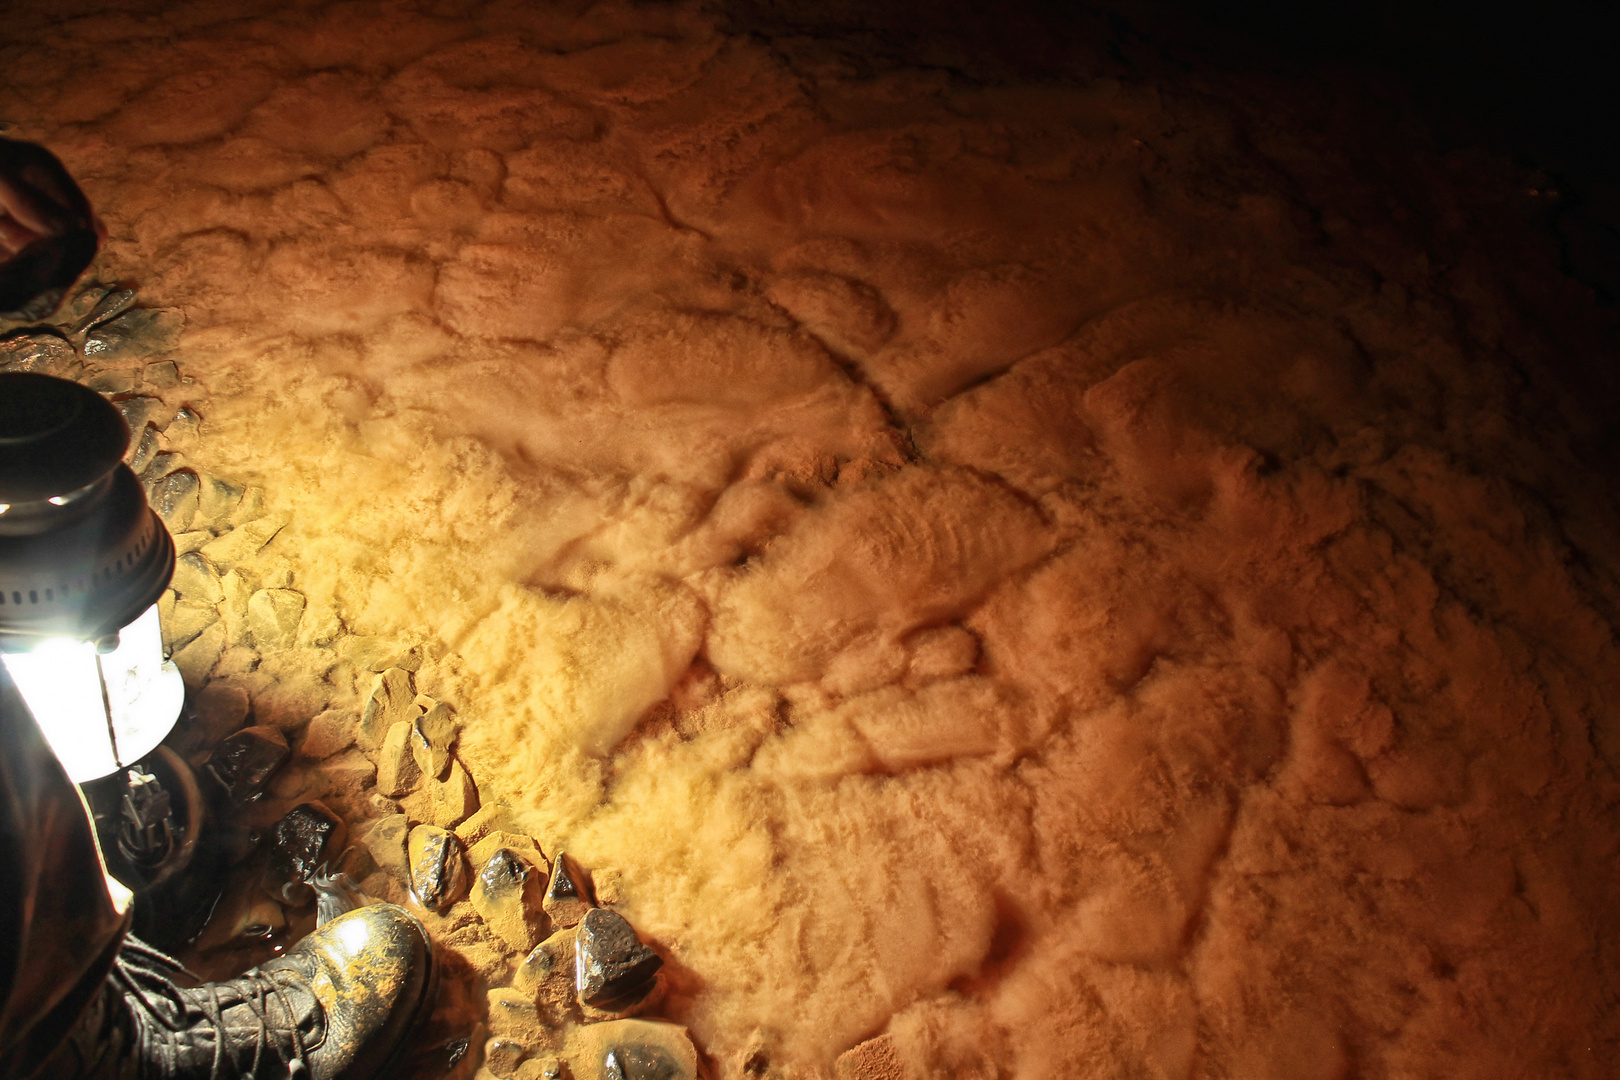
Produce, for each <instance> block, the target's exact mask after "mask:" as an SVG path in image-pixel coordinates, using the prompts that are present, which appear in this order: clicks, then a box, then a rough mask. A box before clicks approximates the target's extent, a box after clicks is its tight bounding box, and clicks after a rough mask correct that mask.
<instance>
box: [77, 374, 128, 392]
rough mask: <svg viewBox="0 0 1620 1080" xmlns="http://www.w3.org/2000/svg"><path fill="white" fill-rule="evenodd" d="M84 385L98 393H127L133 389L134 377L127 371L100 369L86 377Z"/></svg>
mask: <svg viewBox="0 0 1620 1080" xmlns="http://www.w3.org/2000/svg"><path fill="white" fill-rule="evenodd" d="M84 385H86V386H88V387H89V388H90V389H92V390H94V391H95V392H96V393H98V394H127V393H129V392H130V391H131V390H133V389H135V377H134V376H133V375H131V374H130V373H129V372H127V371H101V372H97V373H96V374H94V375H92V376H90V377H89V378H88V379H86V380H85V381H84Z"/></svg>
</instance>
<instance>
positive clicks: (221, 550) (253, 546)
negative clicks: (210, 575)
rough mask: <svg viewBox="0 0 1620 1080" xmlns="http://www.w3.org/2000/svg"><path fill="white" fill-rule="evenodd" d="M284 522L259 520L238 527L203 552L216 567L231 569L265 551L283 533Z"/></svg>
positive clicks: (279, 520)
mask: <svg viewBox="0 0 1620 1080" xmlns="http://www.w3.org/2000/svg"><path fill="white" fill-rule="evenodd" d="M283 524H284V522H283V521H282V520H281V519H280V518H259V519H258V520H257V521H250V522H248V523H246V524H245V525H238V526H237V527H236V528H234V529H232V530H231V531H230V532H227V533H221V534H220V535H219V536H217V537H215V538H214V540H213V541H212V542H211V543H209V544H208V545H206V546H205V547H204V548H203V549H202V550H203V554H204V555H207V556H208V559H209V561H210V562H212V563H214V565H216V566H219V567H223V568H224V569H227V570H228V569H230V568H231V567H233V566H235V565H236V564H237V563H239V562H241V561H242V560H244V559H251V558H252V557H253V556H255V555H257V554H258V553H259V552H260V551H262V550H263V549H264V546H265V545H266V544H268V543H269V542H270V541H271V540H272V539H274V538H275V535H276V534H277V533H278V532H280V531H281V527H282V525H283Z"/></svg>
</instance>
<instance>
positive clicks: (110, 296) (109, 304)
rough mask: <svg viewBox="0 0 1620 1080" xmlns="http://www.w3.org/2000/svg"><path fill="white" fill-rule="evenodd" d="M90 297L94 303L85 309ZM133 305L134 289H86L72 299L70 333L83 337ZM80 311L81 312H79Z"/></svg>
mask: <svg viewBox="0 0 1620 1080" xmlns="http://www.w3.org/2000/svg"><path fill="white" fill-rule="evenodd" d="M90 297H94V298H95V302H94V303H92V304H90V306H89V307H85V303H86V302H87V301H88V300H89V298H90ZM134 304H135V290H134V289H101V288H99V287H96V288H91V289H86V290H85V291H84V292H82V293H80V294H79V295H78V296H75V297H74V298H73V303H72V306H71V309H70V310H72V312H73V324H72V332H73V333H75V334H79V335H83V334H86V333H88V332H89V331H91V330H93V329H95V328H96V327H98V326H100V325H101V324H102V323H104V322H107V321H108V320H110V319H115V318H117V317H118V316H120V315H122V314H123V313H124V312H126V311H128V310H129V309H130V308H131V307H133V306H134ZM80 309H82V310H80Z"/></svg>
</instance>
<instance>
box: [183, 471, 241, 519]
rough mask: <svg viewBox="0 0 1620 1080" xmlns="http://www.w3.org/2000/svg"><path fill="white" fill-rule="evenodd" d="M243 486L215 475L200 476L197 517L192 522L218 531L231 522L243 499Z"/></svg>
mask: <svg viewBox="0 0 1620 1080" xmlns="http://www.w3.org/2000/svg"><path fill="white" fill-rule="evenodd" d="M242 492H243V488H242V486H241V485H240V484H233V483H231V482H230V481H228V480H221V479H219V478H218V477H214V476H202V477H199V478H198V488H197V517H196V518H195V519H194V520H193V522H192V524H193V525H195V526H198V527H203V528H209V529H213V530H215V531H216V532H217V531H218V530H220V529H223V528H224V527H225V526H226V525H227V524H229V523H230V520H231V515H232V514H233V513H235V511H236V507H237V505H238V504H239V503H241V501H242Z"/></svg>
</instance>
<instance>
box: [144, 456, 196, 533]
mask: <svg viewBox="0 0 1620 1080" xmlns="http://www.w3.org/2000/svg"><path fill="white" fill-rule="evenodd" d="M199 486H200V485H199V484H198V482H197V474H196V473H194V472H190V471H181V472H172V473H170V474H169V475H168V476H165V477H164V478H163V479H162V480H159V481H158V482H157V483H156V484H154V485H152V492H151V496H150V501H151V503H152V509H154V510H156V511H157V512H158V517H160V518H162V519H163V524H165V525H167V526H168V527H169V531H170V532H171V533H182V532H185V531H186V530H188V529H190V528H191V522H192V519H193V518H195V517H196V516H197V491H198V487H199Z"/></svg>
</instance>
